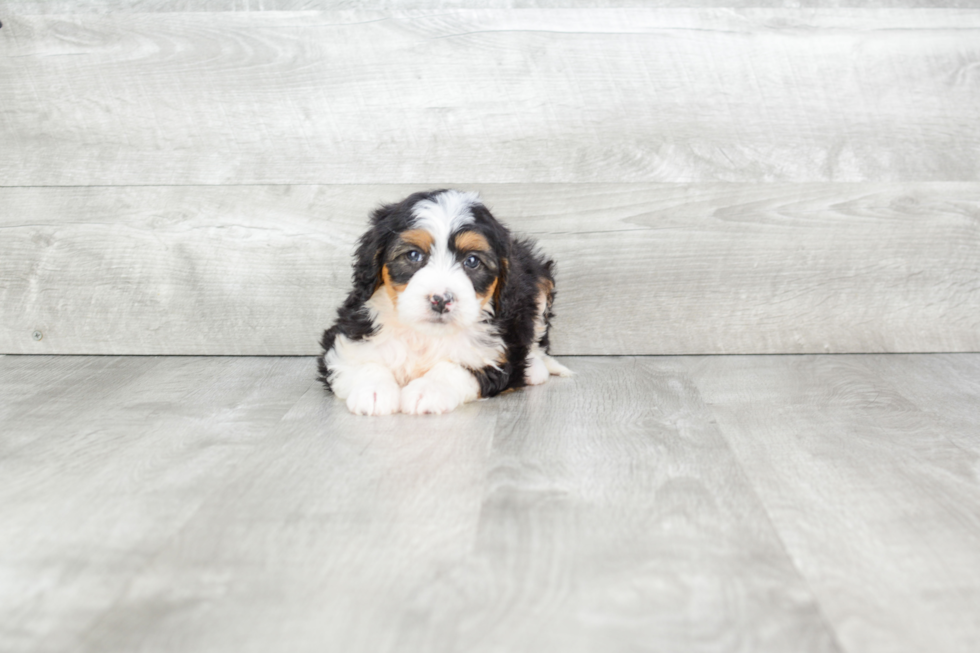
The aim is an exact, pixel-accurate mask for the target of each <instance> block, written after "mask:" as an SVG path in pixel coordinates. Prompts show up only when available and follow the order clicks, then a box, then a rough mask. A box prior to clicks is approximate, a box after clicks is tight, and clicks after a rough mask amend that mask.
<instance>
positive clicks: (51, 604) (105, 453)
mask: <svg viewBox="0 0 980 653" xmlns="http://www.w3.org/2000/svg"><path fill="white" fill-rule="evenodd" d="M313 383H314V381H313V374H312V367H311V365H310V363H309V361H308V360H304V359H254V358H253V359H215V360H208V359H193V358H173V357H170V358H166V359H154V358H123V359H120V358H94V359H93V358H76V357H71V358H49V357H38V356H31V357H5V358H4V359H2V360H0V386H2V388H3V390H4V391H5V392H6V391H9V390H11V389H12V390H14V391H15V393H19V395H20V396H16V394H15V396H16V399H15V401H14V406H13V408H12V409H8V410H4V411H3V412H2V413H0V433H2V435H0V447H2V455H0V506H2V508H0V512H2V518H0V551H2V553H0V579H2V580H0V588H2V589H0V650H3V651H5V652H12V651H69V650H80V649H79V648H78V645H79V644H80V643H81V642H82V641H83V639H84V635H85V633H86V632H88V631H89V630H90V629H91V628H93V627H94V626H95V625H96V624H98V623H99V621H100V620H101V619H102V618H103V617H104V615H105V613H106V611H108V610H111V609H112V606H113V605H114V604H115V603H116V602H117V600H118V597H119V595H120V594H121V593H123V592H124V591H125V590H126V588H127V587H128V586H129V585H130V583H131V582H132V580H133V577H134V575H135V574H136V573H138V571H139V570H140V569H142V568H144V567H145V566H146V565H148V564H149V563H150V561H151V560H152V559H153V558H154V557H155V556H157V555H159V553H160V551H161V550H162V549H163V548H165V546H166V545H167V544H168V542H170V540H171V539H172V538H173V537H174V536H175V535H176V534H177V533H178V532H179V531H180V530H181V529H182V528H183V527H184V525H185V524H186V523H187V522H188V520H190V519H191V518H192V517H193V515H195V514H197V512H198V511H199V509H200V507H201V505H202V503H203V502H204V501H206V500H207V498H208V497H209V496H210V495H211V494H212V493H213V492H215V491H217V489H218V488H220V487H222V486H223V482H224V479H226V478H227V477H228V476H229V475H231V474H232V473H233V472H234V471H235V470H236V467H237V465H238V463H239V462H241V460H243V459H245V458H247V456H248V454H249V453H250V452H251V451H252V450H253V449H254V448H255V447H256V446H258V445H260V444H262V443H263V442H264V441H266V439H267V438H268V436H269V434H270V432H271V430H272V428H273V427H274V426H275V424H276V423H277V422H278V421H279V419H280V418H281V417H282V415H283V414H285V413H286V411H287V410H288V409H289V407H290V406H292V405H293V404H295V403H296V401H297V399H298V397H299V396H301V395H302V393H303V392H304V391H306V390H307V389H308V388H310V387H311V386H313ZM28 393H32V394H33V396H28ZM7 396H9V395H6V394H5V398H4V401H5V402H6V398H7Z"/></svg>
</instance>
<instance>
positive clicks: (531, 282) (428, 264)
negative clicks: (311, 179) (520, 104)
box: [318, 190, 571, 415]
mask: <svg viewBox="0 0 980 653" xmlns="http://www.w3.org/2000/svg"><path fill="white" fill-rule="evenodd" d="M553 267H554V262H553V261H551V260H549V259H546V258H544V257H543V256H542V255H541V254H539V253H538V252H537V251H535V248H534V244H533V243H532V242H531V241H529V240H520V239H515V238H514V237H513V236H511V234H510V232H509V231H508V230H507V229H506V228H504V226H503V225H501V224H500V223H499V222H497V220H496V218H494V217H493V215H491V214H490V211H489V210H487V208H486V207H485V206H484V205H483V204H482V203H481V202H480V199H479V196H478V195H477V194H476V193H464V192H460V191H456V190H438V191H430V192H423V193H415V194H414V195H411V196H409V197H408V198H406V199H404V200H402V201H401V202H399V203H397V204H389V205H387V206H383V207H381V208H379V209H378V210H377V211H375V212H374V214H373V215H372V216H371V227H370V229H369V230H368V232H367V233H365V234H364V236H362V237H361V240H360V243H359V246H358V248H357V251H356V253H355V262H354V275H353V280H354V289H353V290H352V291H351V292H350V294H349V295H348V296H347V299H346V301H344V303H343V305H342V306H341V307H340V308H339V309H338V310H337V321H336V323H335V324H334V325H333V326H332V327H330V328H329V329H327V330H326V332H324V334H323V339H322V340H321V343H320V344H321V345H323V351H324V353H323V355H322V356H320V358H319V359H318V365H319V370H320V376H319V379H320V380H321V381H323V383H324V384H325V385H326V386H327V388H328V389H329V390H332V391H333V393H334V394H335V395H337V397H339V398H340V399H344V400H346V402H347V408H349V409H350V411H351V412H352V413H356V414H359V415H388V414H390V413H397V412H399V411H400V412H403V413H409V414H412V415H419V414H423V413H446V412H449V411H451V410H453V409H454V408H456V407H457V406H459V405H460V404H462V403H465V402H467V401H472V400H474V399H477V398H480V397H493V396H495V395H498V394H500V393H501V392H503V391H505V390H510V389H512V388H520V387H522V386H524V385H537V384H540V383H544V382H545V381H547V380H548V377H549V375H551V374H555V375H558V376H568V375H570V374H571V372H570V371H569V370H568V369H567V368H565V367H564V366H563V365H561V364H560V363H558V362H557V361H556V360H554V359H553V358H551V357H550V356H549V355H548V353H547V352H548V327H549V320H550V319H551V318H552V316H553V314H552V312H551V306H552V302H553V300H554V297H555V280H554V277H553V276H552V269H553Z"/></svg>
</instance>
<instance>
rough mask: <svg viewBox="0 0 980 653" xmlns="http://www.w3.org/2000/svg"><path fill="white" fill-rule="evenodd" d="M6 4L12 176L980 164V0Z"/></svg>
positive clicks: (166, 180) (903, 170)
mask: <svg viewBox="0 0 980 653" xmlns="http://www.w3.org/2000/svg"><path fill="white" fill-rule="evenodd" d="M3 19H4V27H3V29H2V30H0V97H2V98H3V102H2V104H0V133H2V134H3V136H4V146H3V148H2V149H0V183H2V184H3V185H7V186H29V185H146V184H155V185H160V184H163V185H167V184H266V183H275V184H280V183H286V184H302V183H326V184H337V183H351V184H362V183H418V184H427V185H428V184H445V183H455V184H487V183H532V182H533V183H544V182H548V183H582V182H609V183H623V182H713V181H734V182H753V183H754V182H770V181H786V182H818V181H877V182H884V181H973V180H976V179H978V178H980V129H978V127H977V124H978V113H977V107H978V106H980V83H978V74H980V73H978V72H977V71H978V70H980V68H978V66H977V62H978V61H980V11H973V10H958V9H946V10H902V9H894V10H854V9H839V10H833V11H799V10H782V9H747V10H741V11H731V10H727V9H659V10H655V9H649V10H641V9H567V10H566V9H541V10H536V9H528V10H455V11H440V12H426V11H405V12H400V13H399V12H380V11H373V12H372V11H326V12H261V13H248V12H223V13H220V12H219V13H202V12H188V13H174V12H159V13H133V12H128V13H118V14H117V13H107V14H99V13H84V14H75V15H67V14H63V15H41V16H38V15H27V14H22V13H18V12H17V11H16V10H9V9H8V10H7V15H5V16H3Z"/></svg>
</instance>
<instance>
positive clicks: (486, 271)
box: [381, 191, 505, 333]
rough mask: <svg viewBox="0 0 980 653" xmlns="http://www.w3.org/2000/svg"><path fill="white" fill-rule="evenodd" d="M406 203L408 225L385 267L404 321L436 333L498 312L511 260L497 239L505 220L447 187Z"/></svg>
mask: <svg viewBox="0 0 980 653" xmlns="http://www.w3.org/2000/svg"><path fill="white" fill-rule="evenodd" d="M406 208H407V209H408V210H409V211H410V217H409V218H408V219H407V220H403V224H404V225H406V226H407V228H405V229H403V230H401V231H398V232H397V233H396V235H395V236H394V238H393V239H392V240H391V242H390V243H389V244H388V245H387V247H386V248H385V251H384V253H383V265H382V267H381V284H382V286H383V288H384V291H385V292H386V293H387V295H388V298H389V299H390V300H391V303H392V304H393V306H394V308H395V310H396V312H397V315H398V319H399V321H401V322H403V323H405V324H408V325H411V326H412V327H414V328H416V329H418V330H420V331H423V332H430V333H438V332H440V331H445V330H446V329H454V328H455V329H465V328H468V327H470V326H472V325H474V324H476V323H477V322H479V321H480V320H481V319H482V318H483V316H484V313H485V312H492V311H493V304H492V300H493V298H494V293H495V292H496V291H497V289H498V286H499V284H500V282H501V279H500V272H501V266H502V265H505V261H504V260H503V256H502V252H500V251H498V249H499V247H495V246H494V244H493V243H491V238H493V239H494V240H496V238H495V237H494V233H495V231H494V227H495V226H496V227H499V225H495V224H492V223H490V222H488V221H487V216H489V212H487V211H486V209H485V208H484V207H483V206H482V205H481V204H479V200H477V198H476V196H475V195H473V194H469V193H460V192H458V191H443V192H441V193H438V194H435V195H433V196H431V197H429V198H426V199H422V200H419V201H417V202H416V203H415V204H414V205H412V206H411V207H406ZM489 220H492V217H491V218H489ZM494 222H495V221H494Z"/></svg>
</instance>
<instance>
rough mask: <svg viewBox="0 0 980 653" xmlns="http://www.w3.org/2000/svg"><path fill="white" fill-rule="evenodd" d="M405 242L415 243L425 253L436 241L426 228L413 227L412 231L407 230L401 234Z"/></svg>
mask: <svg viewBox="0 0 980 653" xmlns="http://www.w3.org/2000/svg"><path fill="white" fill-rule="evenodd" d="M401 239H402V241H403V242H406V243H409V244H410V245H415V246H416V247H418V248H419V249H420V250H422V251H423V252H424V253H425V254H428V253H429V250H430V249H432V244H433V243H434V242H435V241H434V239H433V238H432V234H430V233H429V232H428V231H426V230H425V229H412V230H411V231H406V232H405V233H403V234H402V235H401Z"/></svg>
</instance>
